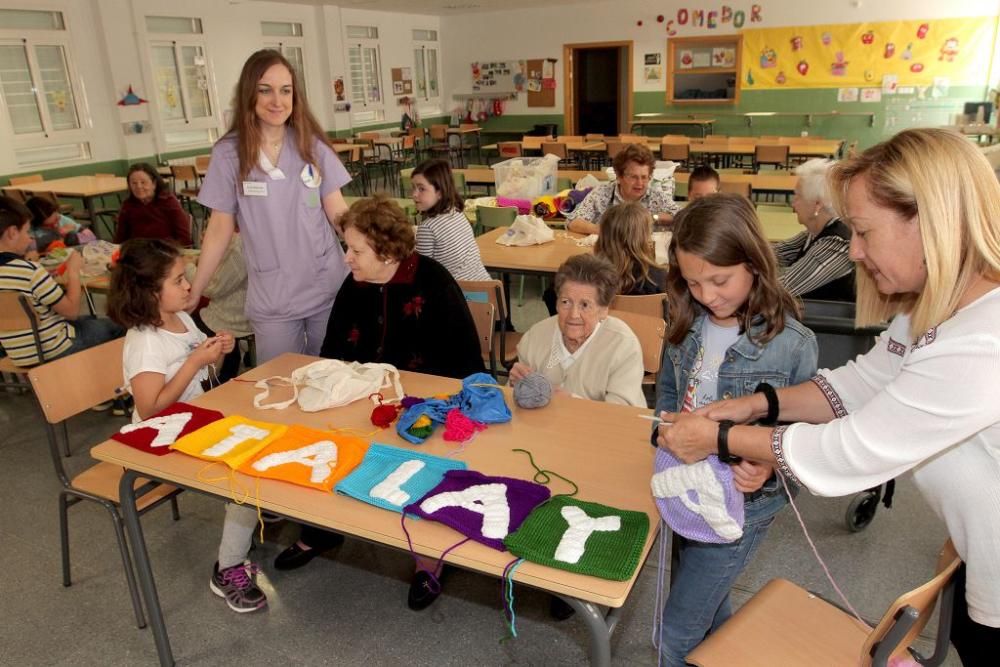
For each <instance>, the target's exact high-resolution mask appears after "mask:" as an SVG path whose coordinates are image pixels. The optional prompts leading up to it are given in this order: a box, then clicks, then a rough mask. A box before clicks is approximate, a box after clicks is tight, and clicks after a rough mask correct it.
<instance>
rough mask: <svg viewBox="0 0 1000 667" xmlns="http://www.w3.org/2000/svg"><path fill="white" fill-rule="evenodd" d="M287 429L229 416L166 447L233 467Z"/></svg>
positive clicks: (278, 425) (281, 426) (277, 425)
mask: <svg viewBox="0 0 1000 667" xmlns="http://www.w3.org/2000/svg"><path fill="white" fill-rule="evenodd" d="M287 430H288V427H287V426H285V425H284V424H271V423H268V422H258V421H253V420H251V419H247V418H246V417H240V416H238V415H233V416H231V417H225V418H223V419H220V420H219V421H217V422H212V423H211V424H209V425H208V426H205V427H203V428H200V429H198V430H197V431H195V432H193V433H189V434H187V435H186V436H184V437H183V438H181V439H180V440H178V441H177V442H175V443H174V444H172V445H171V446H170V448H171V449H174V450H177V451H179V452H184V453H185V454H189V455H191V456H195V457H197V458H199V459H204V460H206V461H220V462H222V463H225V464H226V465H227V466H229V467H230V468H232V469H233V470H235V469H236V468H238V467H240V465H241V464H242V463H243V462H244V461H246V460H247V459H249V458H251V457H253V455H254V454H256V453H257V452H259V451H260V450H261V449H263V448H264V447H267V445H268V444H270V443H271V442H272V441H274V440H276V439H277V438H280V437H281V436H282V435H284V433H285V431H287Z"/></svg>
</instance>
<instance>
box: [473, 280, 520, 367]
mask: <svg viewBox="0 0 1000 667" xmlns="http://www.w3.org/2000/svg"><path fill="white" fill-rule="evenodd" d="M458 286H459V287H460V288H461V289H462V292H463V293H464V294H465V299H466V301H467V302H469V303H470V304H471V303H472V302H474V301H485V302H487V303H489V304H490V305H492V306H493V312H494V324H493V327H494V329H496V328H498V327H499V329H500V336H499V338H496V337H495V338H494V341H493V342H494V345H493V349H492V350H491V353H490V356H489V361H490V369H491V370H494V371H495V369H496V361H499V362H500V365H501V366H503V367H504V368H505V369H507V370H509V369H510V368H511V366H513V365H514V362H515V361H517V344H518V343H519V342H520V341H521V336H522V335H523V334H521V333H518V332H516V331H510V330H509V329H508V326H509V322H510V311H509V310H508V309H507V299H506V298H505V297H504V292H503V283H501V282H500V281H499V280H459V281H458ZM484 358H486V357H484Z"/></svg>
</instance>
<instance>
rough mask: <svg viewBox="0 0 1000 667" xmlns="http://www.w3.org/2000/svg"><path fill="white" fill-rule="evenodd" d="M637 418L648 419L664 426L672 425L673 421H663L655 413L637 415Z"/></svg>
mask: <svg viewBox="0 0 1000 667" xmlns="http://www.w3.org/2000/svg"><path fill="white" fill-rule="evenodd" d="M639 419H648V420H649V421H651V422H655V423H656V425H657V426H659V425H660V424H663V425H664V426H673V422H665V421H663V420H662V419H660V418H659V417H657V416H656V415H639Z"/></svg>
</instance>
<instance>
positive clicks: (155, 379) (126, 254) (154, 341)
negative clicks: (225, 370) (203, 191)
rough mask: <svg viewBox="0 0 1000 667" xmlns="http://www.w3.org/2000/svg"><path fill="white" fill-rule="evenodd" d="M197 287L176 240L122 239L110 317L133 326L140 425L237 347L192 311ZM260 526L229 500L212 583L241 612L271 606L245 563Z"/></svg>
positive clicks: (196, 387) (129, 379) (183, 397)
mask: <svg viewBox="0 0 1000 667" xmlns="http://www.w3.org/2000/svg"><path fill="white" fill-rule="evenodd" d="M190 291H191V285H190V284H188V281H187V278H185V276H184V258H183V257H182V255H181V249H180V246H178V245H177V244H176V243H174V242H173V241H169V240H163V239H133V240H130V241H126V242H125V243H124V244H123V245H122V247H121V256H120V257H119V259H118V263H117V265H116V266H115V267H114V269H112V272H111V294H110V296H109V298H108V315H109V316H110V317H111V318H112V319H113V320H115V321H116V322H118V323H119V324H121V325H122V326H125V327H128V333H127V334H125V352H124V355H123V366H124V374H125V383H126V385H127V387H128V389H129V391H130V392H131V393H132V396H133V398H134V399H135V411H134V412H133V413H132V423H133V424H135V423H138V422H140V421H142V420H144V419H148V418H149V417H152V416H153V415H155V414H157V413H158V412H160V411H162V410H163V409H164V408H166V407H168V406H169V405H171V404H173V403H176V402H178V401H189V400H191V399H192V398H195V397H196V396H198V395H199V394H201V393H203V388H202V383H205V384H207V383H208V380H209V378H210V369H211V368H214V366H215V365H216V364H218V363H219V362H220V360H221V359H222V356H223V355H224V354H226V353H228V352H230V351H231V350H232V349H233V347H234V344H235V343H234V340H233V336H232V334H230V333H228V332H219V333H217V335H216V336H214V337H212V338H208V337H207V336H206V335H205V334H204V333H202V332H201V331H199V330H198V327H196V326H195V323H194V321H193V320H192V319H191V316H190V315H188V314H187V312H185V310H184V307H185V305H186V304H187V300H188V295H189V293H190ZM256 525H257V515H256V512H254V511H253V510H252V509H250V508H248V507H245V506H239V505H234V504H232V503H230V504H228V505H226V520H225V524H224V525H223V528H222V543H221V544H220V545H219V560H218V562H216V564H215V569H214V571H213V572H212V579H211V581H210V584H209V585H210V587H211V590H212V592H213V593H215V594H216V595H218V596H219V597H222V598H225V600H226V604H228V605H229V608H230V609H232V610H233V611H236V612H241V613H243V612H249V611H255V610H257V609H261V608H263V607H264V606H266V605H267V598H266V597H265V596H264V593H263V591H261V590H260V589H259V588H258V587H257V584H256V582H255V578H254V573H255V571H256V568H255V567H254V566H252V565H250V564H247V563H244V558H245V557H246V554H247V552H248V551H249V550H250V541H251V539H252V536H253V531H254V528H255V526H256Z"/></svg>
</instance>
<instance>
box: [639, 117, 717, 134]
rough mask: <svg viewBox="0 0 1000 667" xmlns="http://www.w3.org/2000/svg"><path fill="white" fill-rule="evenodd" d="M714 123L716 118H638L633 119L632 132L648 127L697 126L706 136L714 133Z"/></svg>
mask: <svg viewBox="0 0 1000 667" xmlns="http://www.w3.org/2000/svg"><path fill="white" fill-rule="evenodd" d="M713 123H715V119H714V118H664V117H660V118H636V119H634V120H633V121H632V132H635V129H636V128H639V130H640V131H642V129H643V128H646V127H697V128H698V129H699V130H700V131H701V136H703V137H704V136H706V135H708V134H711V133H712V124H713Z"/></svg>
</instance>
